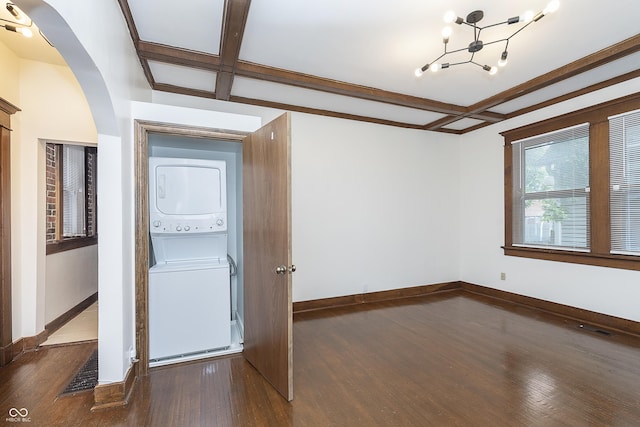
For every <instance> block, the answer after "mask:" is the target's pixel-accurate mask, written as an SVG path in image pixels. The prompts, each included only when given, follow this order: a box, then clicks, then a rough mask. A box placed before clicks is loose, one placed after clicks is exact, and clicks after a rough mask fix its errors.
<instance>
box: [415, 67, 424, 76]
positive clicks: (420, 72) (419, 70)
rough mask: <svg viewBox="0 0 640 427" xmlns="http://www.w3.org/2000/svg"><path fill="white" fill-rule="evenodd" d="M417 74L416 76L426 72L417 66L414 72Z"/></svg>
mask: <svg viewBox="0 0 640 427" xmlns="http://www.w3.org/2000/svg"><path fill="white" fill-rule="evenodd" d="M413 74H415V75H416V77H421V76H422V74H424V72H423V71H422V68H420V67H419V68H416V71H415V72H414V73H413Z"/></svg>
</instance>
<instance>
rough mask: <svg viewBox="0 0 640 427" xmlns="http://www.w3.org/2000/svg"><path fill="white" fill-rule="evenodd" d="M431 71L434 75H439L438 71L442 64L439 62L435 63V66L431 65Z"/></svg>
mask: <svg viewBox="0 0 640 427" xmlns="http://www.w3.org/2000/svg"><path fill="white" fill-rule="evenodd" d="M429 69H430V70H431V72H432V73H437V72H438V70H439V69H440V64H438V63H437V62H434V63H433V64H431V65H429Z"/></svg>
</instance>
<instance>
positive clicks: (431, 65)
mask: <svg viewBox="0 0 640 427" xmlns="http://www.w3.org/2000/svg"><path fill="white" fill-rule="evenodd" d="M558 7H560V2H559V1H558V0H552V1H551V2H550V3H549V4H548V5H547V7H545V8H544V9H543V10H541V11H540V12H538V13H536V14H534V13H533V12H531V11H527V12H525V13H523V14H522V15H520V16H515V17H513V18H509V19H507V20H506V21H503V22H498V23H495V24H491V25H486V26H484V27H481V26H479V25H477V24H478V22H480V21H481V20H482V18H483V17H484V12H483V11H481V10H475V11H473V12H471V13H469V14H468V15H467V18H466V19H463V18H460V17H459V16H458V15H456V13H455V12H454V11H449V12H447V13H446V14H445V15H444V21H445V22H446V23H447V24H452V23H455V24H458V25H463V24H464V25H467V26H469V27H471V28H473V40H472V41H471V43H469V45H468V46H466V47H463V48H460V49H455V50H448V43H449V38H450V37H451V34H452V32H453V30H452V28H451V27H450V26H448V25H447V26H446V27H444V29H443V30H442V41H443V43H444V53H443V54H442V55H440V56H439V57H437V58H436V59H435V60H433V61H431V62H428V63H427V64H425V65H424V66H422V67H420V68H418V69H416V71H415V75H416V77H420V76H422V74H423V73H424V72H425V71H427V70H431V71H432V72H434V73H435V72H437V71H438V70H441V69H445V68H450V67H453V66H454V65H462V64H474V65H477V66H479V67H480V68H482V69H483V70H485V71H488V72H489V74H491V75H493V74H495V73H496V72H497V71H498V67H495V66H489V65H486V64H485V65H483V64H480V63H478V62H476V61H475V54H476V53H477V52H479V51H481V50H482V48H483V47H485V46H488V45H491V44H496V43H504V49H503V51H502V54H501V55H500V60H499V61H498V66H500V67H503V66H505V65H507V57H508V56H509V51H508V48H509V41H510V40H511V39H512V38H513V37H514V36H515V35H516V34H518V33H519V32H520V31H522V30H524V29H525V28H527V27H528V26H529V25H530V24H532V23H533V22H538V21H539V20H540V19H542V17H543V16H545V15H547V14H549V13H552V12H555V11H556V10H558ZM517 23H523V24H524V25H522V26H520V27H519V28H518V29H517V30H515V31H514V32H513V33H512V34H511V35H510V36H508V37H506V38H502V39H498V40H493V41H489V42H483V41H482V40H480V33H481V32H482V30H485V29H487V28H491V27H497V26H499V25H513V24H517ZM464 51H468V52H469V53H470V54H471V56H470V57H469V59H468V60H466V61H460V62H452V63H449V62H439V61H440V60H441V59H442V58H444V57H445V56H447V55H451V54H454V53H458V52H464Z"/></svg>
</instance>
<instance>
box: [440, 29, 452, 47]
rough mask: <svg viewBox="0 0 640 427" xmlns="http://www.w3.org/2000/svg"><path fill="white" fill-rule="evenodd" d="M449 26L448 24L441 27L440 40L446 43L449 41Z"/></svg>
mask: <svg viewBox="0 0 640 427" xmlns="http://www.w3.org/2000/svg"><path fill="white" fill-rule="evenodd" d="M451 32H452V30H451V27H449V26H448V25H447V26H446V27H444V28H443V29H442V40H443V41H444V42H445V43H447V42H448V41H449V37H450V36H451Z"/></svg>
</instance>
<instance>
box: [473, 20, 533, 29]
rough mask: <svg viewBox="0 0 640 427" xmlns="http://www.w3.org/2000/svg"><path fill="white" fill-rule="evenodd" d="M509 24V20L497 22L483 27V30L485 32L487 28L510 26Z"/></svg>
mask: <svg viewBox="0 0 640 427" xmlns="http://www.w3.org/2000/svg"><path fill="white" fill-rule="evenodd" d="M508 23H509V21H508V20H507V21H502V22H496V23H495V24H490V25H486V26H484V27H482V29H483V30H484V29H485V28H491V27H497V26H498V25H504V24H508ZM523 28H524V27H523Z"/></svg>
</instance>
